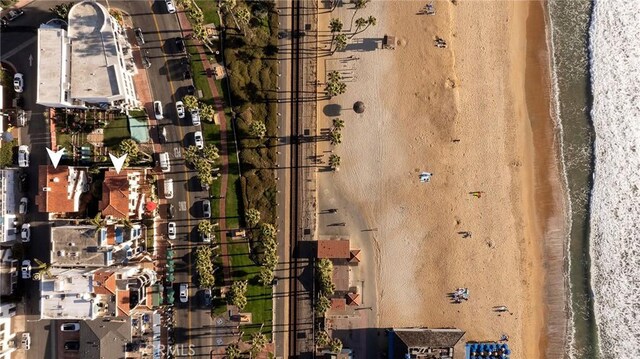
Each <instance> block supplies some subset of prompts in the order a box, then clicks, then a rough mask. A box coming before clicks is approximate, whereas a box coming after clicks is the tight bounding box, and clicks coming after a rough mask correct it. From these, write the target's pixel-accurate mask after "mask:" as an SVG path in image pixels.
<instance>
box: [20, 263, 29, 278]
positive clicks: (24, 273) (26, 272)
mask: <svg viewBox="0 0 640 359" xmlns="http://www.w3.org/2000/svg"><path fill="white" fill-rule="evenodd" d="M29 278H31V261H30V260H28V259H25V260H23V261H22V279H29Z"/></svg>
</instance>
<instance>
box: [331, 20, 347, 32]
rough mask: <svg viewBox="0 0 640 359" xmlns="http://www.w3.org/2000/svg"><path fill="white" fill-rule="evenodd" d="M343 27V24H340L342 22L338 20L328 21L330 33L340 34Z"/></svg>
mask: <svg viewBox="0 0 640 359" xmlns="http://www.w3.org/2000/svg"><path fill="white" fill-rule="evenodd" d="M343 26H344V24H342V21H341V20H340V19H338V18H333V19H331V21H329V29H330V30H331V32H332V33H334V32H341V31H342V27H343Z"/></svg>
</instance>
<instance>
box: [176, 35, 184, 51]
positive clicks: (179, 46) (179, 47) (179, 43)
mask: <svg viewBox="0 0 640 359" xmlns="http://www.w3.org/2000/svg"><path fill="white" fill-rule="evenodd" d="M175 43H176V50H177V51H178V52H184V48H185V46H184V39H183V38H181V37H176V39H175Z"/></svg>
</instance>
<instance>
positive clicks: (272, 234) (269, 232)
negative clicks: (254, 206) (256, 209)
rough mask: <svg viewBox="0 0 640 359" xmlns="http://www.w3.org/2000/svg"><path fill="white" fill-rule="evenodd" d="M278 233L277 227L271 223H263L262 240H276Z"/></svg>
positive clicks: (261, 228)
mask: <svg viewBox="0 0 640 359" xmlns="http://www.w3.org/2000/svg"><path fill="white" fill-rule="evenodd" d="M277 233H278V231H277V230H276V227H275V226H274V225H273V224H270V223H262V224H261V225H260V237H261V238H263V239H264V238H270V239H274V238H276V235H277Z"/></svg>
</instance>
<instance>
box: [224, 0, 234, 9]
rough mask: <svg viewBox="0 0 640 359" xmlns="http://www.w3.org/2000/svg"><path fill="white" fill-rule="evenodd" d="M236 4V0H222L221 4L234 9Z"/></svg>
mask: <svg viewBox="0 0 640 359" xmlns="http://www.w3.org/2000/svg"><path fill="white" fill-rule="evenodd" d="M236 5H237V3H236V0H220V6H221V7H225V8H227V9H229V10H231V9H234V8H235V7H236Z"/></svg>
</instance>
